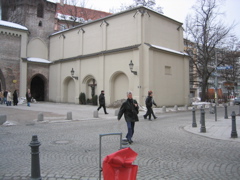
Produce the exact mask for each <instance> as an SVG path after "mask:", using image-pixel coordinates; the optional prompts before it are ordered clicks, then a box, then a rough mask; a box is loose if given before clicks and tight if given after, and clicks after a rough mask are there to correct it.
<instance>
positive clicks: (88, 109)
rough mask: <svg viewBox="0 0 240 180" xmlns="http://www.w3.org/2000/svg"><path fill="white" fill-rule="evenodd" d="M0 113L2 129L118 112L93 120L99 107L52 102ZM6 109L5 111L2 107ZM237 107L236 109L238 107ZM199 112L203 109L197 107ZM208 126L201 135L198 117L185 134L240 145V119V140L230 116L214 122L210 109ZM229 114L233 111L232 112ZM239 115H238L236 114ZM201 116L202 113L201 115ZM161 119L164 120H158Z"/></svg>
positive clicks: (158, 110)
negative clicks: (41, 118) (233, 134)
mask: <svg viewBox="0 0 240 180" xmlns="http://www.w3.org/2000/svg"><path fill="white" fill-rule="evenodd" d="M0 107H1V108H0V114H6V115H7V122H6V123H4V125H3V126H10V125H18V124H21V123H25V124H27V123H28V124H29V123H64V122H69V120H67V119H66V118H67V113H68V112H72V120H73V121H88V120H98V119H117V116H116V111H117V109H113V108H107V111H108V113H109V114H108V115H105V114H104V112H103V109H100V110H99V112H98V118H94V117H93V112H94V111H96V110H97V106H91V105H78V104H63V103H51V102H39V103H33V104H31V107H27V106H26V104H20V105H18V106H10V107H7V106H5V105H0ZM2 107H3V108H2ZM235 107H236V108H235ZM230 108H235V109H238V107H237V106H229V109H230ZM197 109H198V110H199V109H200V106H199V107H197ZM218 109H219V110H220V113H223V111H224V108H223V107H219V108H218ZM145 111H146V108H145V107H141V108H140V112H139V118H140V119H141V118H143V114H145ZM184 111H185V112H186V111H188V112H189V114H190V115H189V117H190V118H192V112H191V111H192V107H189V108H188V109H187V110H186V107H178V109H177V110H176V109H175V108H174V107H172V108H170V107H168V108H166V112H163V109H162V108H154V112H155V113H156V115H158V114H159V115H160V116H161V114H164V113H171V112H176V113H181V112H184ZM205 111H206V113H205V115H206V117H205V127H206V132H205V133H201V132H200V128H201V124H200V122H199V117H198V118H197V119H196V123H197V127H192V122H191V123H189V125H187V126H185V127H184V128H183V129H184V130H185V131H188V132H191V133H193V134H196V135H200V136H205V137H208V138H214V139H219V140H228V141H233V142H240V137H239V136H240V135H239V133H240V123H239V122H238V119H239V117H240V116H236V127H237V133H238V138H231V132H232V120H231V115H229V116H228V119H224V118H222V117H223V116H222V114H221V115H220V114H218V118H217V121H215V115H214V114H213V115H209V113H208V107H206V109H205ZM40 112H42V113H43V116H44V121H37V118H38V114H39V113H40ZM229 112H230V110H229ZM236 114H238V112H237V111H236ZM198 115H199V114H198ZM157 120H161V118H159V119H157Z"/></svg>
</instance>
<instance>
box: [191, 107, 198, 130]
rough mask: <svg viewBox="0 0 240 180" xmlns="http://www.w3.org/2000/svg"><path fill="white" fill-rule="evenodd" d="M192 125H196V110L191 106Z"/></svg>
mask: <svg viewBox="0 0 240 180" xmlns="http://www.w3.org/2000/svg"><path fill="white" fill-rule="evenodd" d="M192 127H197V122H196V110H195V108H194V107H193V108H192Z"/></svg>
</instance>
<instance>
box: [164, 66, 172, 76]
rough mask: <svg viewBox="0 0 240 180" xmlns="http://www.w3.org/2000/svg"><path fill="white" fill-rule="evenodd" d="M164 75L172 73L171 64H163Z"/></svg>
mask: <svg viewBox="0 0 240 180" xmlns="http://www.w3.org/2000/svg"><path fill="white" fill-rule="evenodd" d="M165 75H172V68H171V66H165Z"/></svg>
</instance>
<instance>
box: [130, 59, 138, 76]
mask: <svg viewBox="0 0 240 180" xmlns="http://www.w3.org/2000/svg"><path fill="white" fill-rule="evenodd" d="M133 66H134V64H133V62H132V60H131V61H130V63H129V68H130V71H131V72H132V73H133V74H134V75H137V71H133Z"/></svg>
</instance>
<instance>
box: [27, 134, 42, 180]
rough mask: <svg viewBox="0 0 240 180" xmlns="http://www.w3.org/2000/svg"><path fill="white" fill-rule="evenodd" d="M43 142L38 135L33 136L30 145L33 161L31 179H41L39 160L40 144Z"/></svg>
mask: <svg viewBox="0 0 240 180" xmlns="http://www.w3.org/2000/svg"><path fill="white" fill-rule="evenodd" d="M40 145H41V143H40V142H39V141H38V137H37V135H33V136H32V141H31V142H30V144H29V146H30V147H31V154H32V163H31V178H30V180H41V179H42V177H41V173H40V161H39V146H40Z"/></svg>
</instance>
